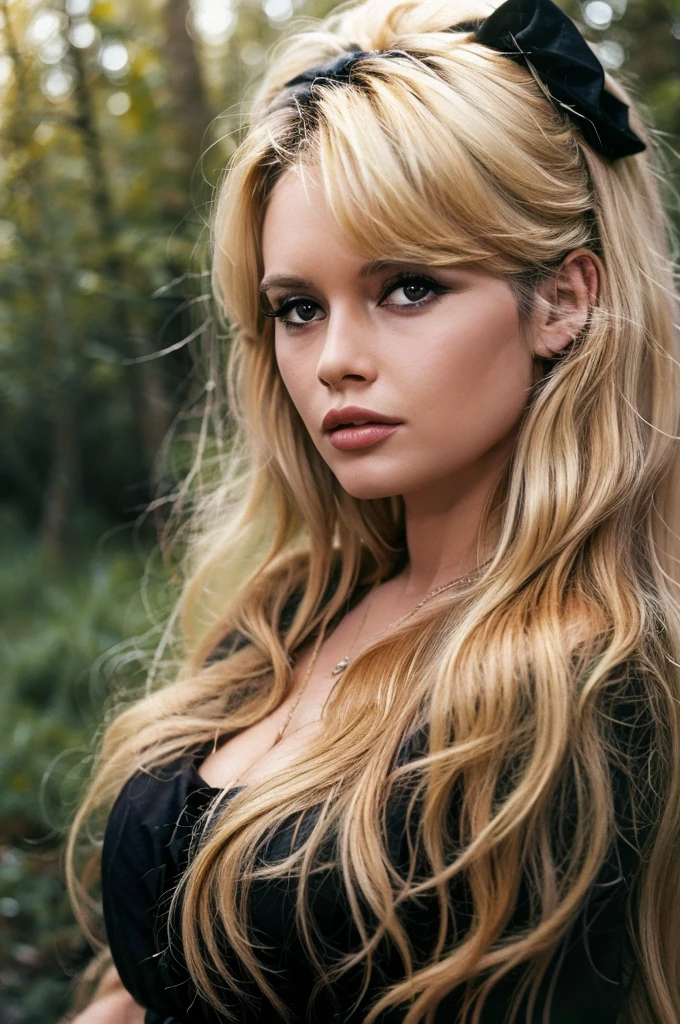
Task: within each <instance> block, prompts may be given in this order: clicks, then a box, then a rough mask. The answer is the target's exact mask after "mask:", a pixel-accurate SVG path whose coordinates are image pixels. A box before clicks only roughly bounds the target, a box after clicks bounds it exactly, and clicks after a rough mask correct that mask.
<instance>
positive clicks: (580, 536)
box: [68, 0, 680, 1024]
mask: <svg viewBox="0 0 680 1024" xmlns="http://www.w3.org/2000/svg"><path fill="white" fill-rule="evenodd" d="M527 51H530V53H531V57H532V60H531V62H528V60H527V57H526V54H527ZM605 84H606V91H605V90H604V88H603V87H604V85H605ZM630 104H631V101H630V98H629V96H628V94H627V93H626V92H625V91H624V89H623V88H622V86H621V85H620V84H618V83H617V82H615V81H614V80H612V79H610V78H607V80H606V83H605V80H604V72H603V71H602V68H601V66H600V65H599V63H598V62H597V59H596V57H595V55H594V54H593V53H592V51H591V50H590V48H589V47H588V45H587V44H586V43H585V41H584V40H583V37H582V36H581V35H580V34H579V32H578V30H577V29H576V26H575V25H573V23H572V22H571V21H570V20H569V19H568V18H567V17H566V16H565V15H563V14H562V13H561V11H560V10H559V8H557V7H555V5H554V4H552V2H551V0H540V2H538V3H536V2H528V0H508V2H507V3H505V4H503V6H502V7H500V8H498V9H497V10H495V11H493V12H492V13H491V14H489V11H488V9H487V10H482V8H481V7H478V6H477V4H476V3H471V4H469V5H468V4H463V3H462V2H461V3H458V2H455V0H450V2H445V3H442V2H439V0H431V2H430V0H412V2H409V0H368V2H364V3H354V4H348V5H343V6H342V8H340V9H338V10H336V12H335V13H334V14H333V15H331V16H329V18H328V19H327V20H326V21H325V22H324V23H323V24H322V25H321V26H317V27H315V28H312V29H307V30H305V31H302V32H299V33H297V34H296V35H292V36H290V37H288V38H285V39H282V40H281V41H280V43H279V44H278V45H277V47H276V49H275V52H274V54H273V58H272V60H271V63H270V65H269V68H268V71H267V74H266V76H265V79H264V81H263V83H262V85H261V87H260V90H259V93H258V96H257V98H256V101H255V103H254V107H253V112H252V117H251V121H250V125H249V130H248V132H247V133H246V136H245V138H244V139H243V141H242V142H241V144H240V146H239V148H238V150H237V152H236V154H235V156H234V158H233V160H232V162H231V165H230V167H229V169H228V173H227V175H226V177H225V180H224V182H223V185H222V188H221V192H220V195H219V198H218V202H217V204H216V209H215V216H214V219H213V230H212V239H213V285H214V290H215V295H216V297H217V299H218V301H219V305H220V308H221V310H222V311H223V312H224V314H225V318H226V323H227V324H228V329H229V332H230V347H229V363H228V373H227V391H228V396H229V418H228V420H227V423H228V429H229V434H230V438H229V448H228V453H229V454H228V457H227V458H226V460H225V464H224V466H221V467H220V476H219V482H218V484H216V485H215V486H214V488H213V491H212V494H211V495H210V496H209V497H208V498H205V499H204V501H203V502H202V503H201V504H200V505H199V508H198V511H197V513H196V518H195V520H194V524H193V531H192V534H191V536H192V538H193V541H192V545H191V549H190V552H189V556H188V559H187V572H188V577H187V581H186V586H185V590H184V593H183V598H182V604H181V613H182V622H183V625H184V635H185V638H186V650H185V656H184V660H183V663H182V664H181V666H180V668H179V671H177V670H175V671H174V675H172V677H171V674H170V670H169V671H168V673H167V679H166V681H165V685H162V686H155V687H150V690H149V692H148V694H147V695H146V696H145V697H144V698H143V699H141V700H139V701H138V702H137V703H135V704H134V705H132V706H131V707H128V708H127V709H125V710H124V711H122V713H120V714H119V715H118V717H117V718H116V719H115V720H114V721H113V722H112V723H111V724H110V725H109V726H108V728H107V730H106V732H105V735H104V738H103V743H102V746H101V752H100V756H99V758H98V763H97V765H96V770H95V772H94V776H93V779H92V783H91V787H90V789H89V792H88V794H87V796H86V798H85V800H84V802H83V805H82V806H81V808H80V810H79V813H78V816H77V819H76V821H75V823H74V826H73V832H72V836H71V840H70V844H69V850H68V855H69V864H70V873H69V880H70V887H71V892H72V896H73V899H74V903H75V905H76V908H77V909H78V912H79V914H80V919H81V921H82V923H83V925H84V926H85V927H87V928H88V934H89V935H91V937H92V940H93V941H99V942H100V943H102V942H103V943H104V944H108V946H109V947H110V951H111V955H112V959H113V966H112V967H111V968H110V969H109V971H108V973H107V974H106V976H105V980H104V982H103V983H102V985H101V986H100V988H99V990H98V995H97V997H96V998H95V999H94V1001H93V1002H92V1003H91V1004H90V1006H89V1007H88V1008H87V1009H85V1010H84V1012H83V1013H82V1014H81V1015H80V1016H79V1017H78V1018H77V1020H78V1021H79V1024H85V1022H89V1021H95V1020H96V1021H97V1022H106V1021H111V1022H117V1024H120V1022H121V1021H145V1022H146V1024H160V1022H165V1024H173V1022H180V1021H181V1022H193V1021H206V1020H207V1021H227V1020H236V1021H240V1022H243V1021H260V1022H262V1021H265V1022H275V1021H276V1022H278V1021H290V1022H296V1021H302V1020H324V1021H329V1020H333V1021H343V1022H344V1021H354V1020H356V1021H362V1022H364V1024H372V1022H374V1021H390V1022H393V1021H394V1022H396V1021H403V1022H405V1024H415V1022H416V1021H421V1020H423V1021H437V1022H440V1021H441V1022H443V1021H447V1022H449V1021H454V1020H455V1021H463V1022H468V1021H469V1022H472V1024H479V1022H500V1021H505V1020H507V1021H541V1022H546V1021H550V1022H553V1024H557V1022H562V1021H569V1022H571V1021H574V1022H576V1021H578V1022H584V1021H587V1022H590V1021H593V1022H597V1024H606V1022H610V1021H611V1022H613V1021H614V1020H625V1021H631V1022H634V1024H643V1022H644V1024H649V1022H651V1021H659V1022H661V1024H673V1022H677V1020H678V1018H679V1017H680V982H679V976H680V972H679V966H680V965H679V962H678V951H677V934H676V923H675V922H676V921H677V920H678V913H679V911H680V892H679V888H680V874H679V870H680V869H679V865H680V858H679V856H678V854H679V852H680V851H679V849H678V846H679V839H678V831H679V830H678V825H679V823H680V807H679V804H680V781H679V780H680V773H678V771H677V767H678V764H679V763H680V743H679V735H680V734H679V725H680V722H679V718H678V708H679V707H680V703H679V697H680V675H679V674H678V668H679V662H680V616H679V615H678V605H677V602H676V599H675V593H674V591H675V587H676V585H677V577H678V570H677V564H678V563H677V560H676V559H675V556H674V553H673V552H674V550H675V548H674V544H673V541H674V539H675V537H676V536H677V533H678V529H677V527H678V522H677V519H678V515H677V505H675V504H674V503H673V499H674V496H675V488H676V485H677V484H678V483H679V482H680V468H679V467H678V462H677V455H676V449H675V447H674V442H675V440H676V435H677V432H678V421H679V419H680V408H679V403H680V390H679V389H678V387H677V384H676V380H675V376H674V373H675V368H676V365H677V362H676V360H677V356H678V342H677V334H676V333H675V328H674V316H675V315H676V313H677V310H676V296H675V293H674V277H673V265H672V263H671V260H670V258H669V248H668V244H669V240H670V227H669V222H668V220H667V218H666V216H665V214H664V212H663V208H662V204H661V201H660V197H659V190H658V185H657V178H658V177H659V172H660V163H661V160H660V156H659V154H658V153H657V152H656V151H655V150H654V151H652V150H651V148H650V143H651V132H650V130H649V129H647V128H646V127H645V125H644V124H643V122H642V120H641V118H640V115H639V114H638V113H637V112H636V110H635V108H634V107H633V108H631V109H630V121H629V119H628V118H629V107H630ZM211 386H212V387H214V382H211ZM94 818H97V820H99V821H103V820H104V819H105V820H106V828H105V834H104V843H103V851H102V858H101V859H102V863H101V881H102V897H103V912H104V913H103V917H104V925H105V934H102V931H101V928H100V930H99V931H97V928H96V924H97V922H96V921H95V922H93V921H92V912H91V909H90V908H91V907H92V906H93V904H92V902H91V901H90V902H88V898H89V894H88V887H89V885H90V884H91V882H92V881H93V880H95V879H96V877H97V874H98V871H99V847H98V846H97V845H96V843H95V845H94V847H93V848H89V847H88V842H87V837H86V836H85V831H84V825H85V824H86V823H87V822H91V821H92V820H93V819H94ZM90 834H91V830H90ZM88 850H89V858H88ZM82 857H85V862H84V864H82V859H81V858H82ZM81 864H82V867H79V865H81ZM94 906H96V904H94ZM100 924H101V922H100Z"/></svg>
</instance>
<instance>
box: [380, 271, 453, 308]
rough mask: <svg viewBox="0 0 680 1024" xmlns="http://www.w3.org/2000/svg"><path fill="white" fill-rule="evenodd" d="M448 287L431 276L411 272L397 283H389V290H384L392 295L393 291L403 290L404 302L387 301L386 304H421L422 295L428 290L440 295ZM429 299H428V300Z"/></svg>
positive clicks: (422, 300)
mask: <svg viewBox="0 0 680 1024" xmlns="http://www.w3.org/2000/svg"><path fill="white" fill-rule="evenodd" d="M447 290H448V289H446V288H444V286H443V285H440V284H439V283H438V282H437V281H434V280H433V279H432V278H431V277H423V276H421V275H418V274H411V275H409V276H408V277H405V278H401V279H400V280H399V282H398V284H397V285H396V287H395V285H394V283H393V284H392V285H390V290H389V291H388V292H385V295H393V294H394V293H395V292H403V293H404V295H405V296H406V299H407V301H406V302H388V303H386V305H388V306H423V305H425V302H424V298H423V296H424V295H427V294H428V292H434V293H435V294H436V295H441V294H442V293H443V292H445V291H447ZM428 301H430V300H428Z"/></svg>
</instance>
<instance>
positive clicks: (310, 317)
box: [262, 274, 449, 331]
mask: <svg viewBox="0 0 680 1024" xmlns="http://www.w3.org/2000/svg"><path fill="white" fill-rule="evenodd" d="M400 291H401V292H403V294H404V296H405V298H406V301H405V302H385V299H386V298H387V297H388V296H390V295H394V294H395V292H400ZM447 291H449V289H448V288H446V287H445V286H444V285H441V284H439V282H438V281H435V280H434V279H433V278H431V277H427V276H425V275H423V274H402V275H401V276H400V277H398V278H396V279H395V280H393V281H391V282H389V283H388V285H387V286H386V288H385V289H384V291H383V294H382V297H381V300H380V302H379V305H381V306H388V307H390V306H391V307H393V308H400V309H417V308H418V307H420V306H425V305H428V304H429V303H430V302H432V301H434V300H433V299H432V298H426V296H427V295H428V293H429V292H433V293H434V295H435V296H439V295H443V294H444V292H447ZM318 309H320V306H319V304H318V303H317V302H314V301H313V300H312V299H304V298H301V297H297V296H294V297H291V298H290V299H285V300H284V301H283V302H282V303H281V304H280V305H279V306H278V308H277V309H275V310H274V311H273V312H267V311H266V310H263V311H262V312H263V313H264V315H265V316H270V317H276V318H277V319H279V320H280V321H281V323H282V324H284V325H285V327H286V329H287V330H289V331H294V330H296V329H299V328H302V327H305V326H306V325H307V324H311V323H315V322H318V318H317V317H315V315H314V313H315V310H318ZM291 313H294V314H295V317H296V319H291V316H290V314H291ZM321 319H323V317H322V318H321Z"/></svg>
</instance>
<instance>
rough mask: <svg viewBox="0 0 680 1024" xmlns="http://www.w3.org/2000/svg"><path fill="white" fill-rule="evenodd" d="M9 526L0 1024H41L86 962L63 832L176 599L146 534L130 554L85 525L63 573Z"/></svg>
mask: <svg viewBox="0 0 680 1024" xmlns="http://www.w3.org/2000/svg"><path fill="white" fill-rule="evenodd" d="M2 518H3V521H2V527H3V530H2V533H3V537H4V539H5V546H4V557H3V559H2V563H1V564H0V608H1V609H2V612H3V623H4V628H3V635H2V637H1V638H0V656H1V658H2V664H3V686H2V688H0V992H1V994H0V1019H2V1020H3V1021H11V1020H16V1021H22V1022H23V1021H26V1022H29V1021H30V1022H33V1021H35V1022H36V1024H38V1022H40V1024H43V1022H45V1021H47V1020H48V1019H50V1020H51V1019H56V1018H55V1017H53V1016H50V1015H51V1014H53V1013H55V1012H59V1013H63V1012H65V1010H66V1009H67V1006H68V998H69V994H70V990H71V976H72V974H73V973H74V972H75V971H76V970H77V969H78V968H79V967H81V966H82V965H83V964H84V963H85V961H86V958H87V955H88V951H87V949H86V948H85V945H84V943H83V940H82V937H81V936H80V933H79V930H78V928H77V927H76V925H75V922H74V920H73V916H72V913H71V910H70V907H69V904H68V901H67V899H66V895H65V891H64V884H63V878H62V871H61V846H62V837H63V832H64V828H65V827H66V826H67V824H68V820H69V818H70V815H71V813H72V809H73V808H74V806H75V804H76V802H77V799H78V797H79V794H80V792H81V790H82V786H83V784H84V782H85V780H86V777H87V772H88V770H89V761H90V756H91V747H92V739H93V737H94V736H95V734H96V730H97V728H98V727H99V726H100V724H101V722H102V720H103V718H104V716H105V713H106V712H107V710H110V706H111V704H112V700H113V699H114V695H115V694H117V693H120V692H123V691H126V692H128V691H131V690H135V689H138V688H140V687H141V686H142V685H143V682H144V665H145V659H146V658H147V657H148V655H149V653H150V651H151V648H152V646H153V644H154V642H155V639H156V636H155V629H154V625H153V623H154V622H155V621H160V620H161V619H162V618H163V616H164V615H165V614H167V602H168V600H169V599H170V596H169V594H168V593H167V584H166V583H165V581H163V580H162V576H161V575H160V574H159V573H158V572H157V571H156V570H154V568H153V566H154V562H153V558H152V556H151V554H150V540H151V538H150V537H149V536H148V535H143V536H141V537H138V539H137V542H136V544H133V543H132V537H131V536H130V531H129V530H128V531H126V532H120V531H118V532H114V533H112V532H111V531H107V533H104V532H103V531H102V530H101V529H100V531H99V534H97V530H96V524H95V523H93V522H89V523H88V522H86V521H85V519H83V520H82V522H81V527H82V537H83V543H82V546H81V549H80V550H75V549H74V550H73V551H72V557H71V559H70V561H69V565H68V566H64V565H60V564H58V563H54V561H53V560H51V559H50V558H49V557H47V556H46V553H45V551H44V549H41V548H40V546H39V545H37V544H36V541H35V538H34V537H32V536H31V535H30V533H28V532H27V531H26V530H24V529H22V528H21V527H20V525H19V523H18V521H17V519H16V517H12V516H11V515H9V514H7V512H5V514H4V516H3V517H2ZM143 573H146V576H145V581H144V586H143V587H142V575H143ZM154 609H156V610H155V611H154Z"/></svg>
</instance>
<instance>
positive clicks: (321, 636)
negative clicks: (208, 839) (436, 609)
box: [232, 558, 491, 785]
mask: <svg viewBox="0 0 680 1024" xmlns="http://www.w3.org/2000/svg"><path fill="white" fill-rule="evenodd" d="M490 561H491V559H490V558H489V559H488V560H487V561H486V562H484V563H482V565H478V566H477V568H476V569H474V570H473V571H472V572H471V573H468V574H467V575H465V576H457V577H456V579H455V580H451V581H450V582H449V583H443V584H442V585H441V586H440V587H436V588H435V589H434V590H431V591H430V593H429V594H426V595H425V597H424V598H423V599H422V601H419V602H418V604H417V605H416V606H415V608H412V609H411V611H409V612H406V614H405V615H402V616H401V617H400V618H399V619H397V620H396V621H394V622H390V623H388V624H387V626H385V628H384V629H382V630H381V631H380V632H379V633H378V634H377V636H382V634H383V633H385V632H386V630H388V629H390V627H392V626H399V625H400V624H401V623H402V622H405V621H406V619H409V618H410V617H411V616H412V615H415V613H416V612H417V611H418V609H419V608H422V606H423V605H424V604H425V602H426V601H430V600H431V599H432V598H433V597H436V596H437V594H441V592H442V591H443V590H448V589H450V587H453V586H455V584H456V583H460V582H464V583H469V582H470V581H471V580H473V579H474V578H475V576H477V575H478V574H479V573H480V572H481V571H482V569H484V568H485V566H487V565H488V564H489V562H490ZM368 611H369V609H368V607H367V609H366V612H365V613H364V618H363V619H362V622H361V626H360V627H359V633H360V632H361V629H362V627H363V624H364V622H365V621H366V616H367V615H368ZM327 625H328V621H324V623H323V624H322V627H321V629H320V630H319V635H318V636H317V638H316V643H315V644H314V650H313V651H312V657H311V658H310V661H309V665H308V666H307V671H306V672H305V676H304V679H303V681H302V686H301V688H300V692H299V693H298V695H297V697H296V699H295V702H294V703H293V706H292V707H291V708H290V710H289V712H288V714H287V715H286V717H285V720H284V722H283V725H281V726H280V727H279V729H278V731H277V733H276V738H275V740H274V742H273V743H272V745H271V746H270V747H269V748H268V750H267V751H265V753H267V754H268V753H269V751H270V750H272V749H273V748H274V747H275V746H276V745H277V743H279V742H280V741H281V739H282V737H283V734H284V733H285V731H286V729H287V728H288V725H289V723H290V720H291V718H292V717H293V714H294V712H295V709H296V708H297V706H298V704H299V703H300V699H301V697H302V695H303V693H304V692H305V690H306V689H307V686H308V684H309V680H310V677H311V674H312V669H313V668H314V665H315V664H316V659H317V657H318V655H319V650H320V648H321V644H322V643H323V640H324V636H325V635H326V627H327ZM359 633H357V636H358V635H359ZM370 639H373V637H371V638H370ZM354 643H356V637H355V638H354ZM354 643H353V644H352V647H354ZM351 650H352V648H351V647H350V652H351ZM349 662H350V658H349V653H348V654H346V655H345V657H344V658H341V659H340V661H339V662H338V663H337V665H336V666H335V667H334V668H333V669H332V670H331V675H339V674H340V673H341V672H344V671H345V669H346V668H347V666H348V665H349ZM301 728H302V727H301ZM262 757H264V754H262V755H260V757H258V759H257V760H258V761H260V760H261V759H262ZM249 767H251V768H252V767H253V766H252V765H249ZM245 771H247V769H244V771H243V772H241V774H240V775H238V776H237V777H236V779H235V780H234V782H238V780H239V779H240V778H241V776H243V775H244V774H245ZM232 785H233V783H232Z"/></svg>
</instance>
